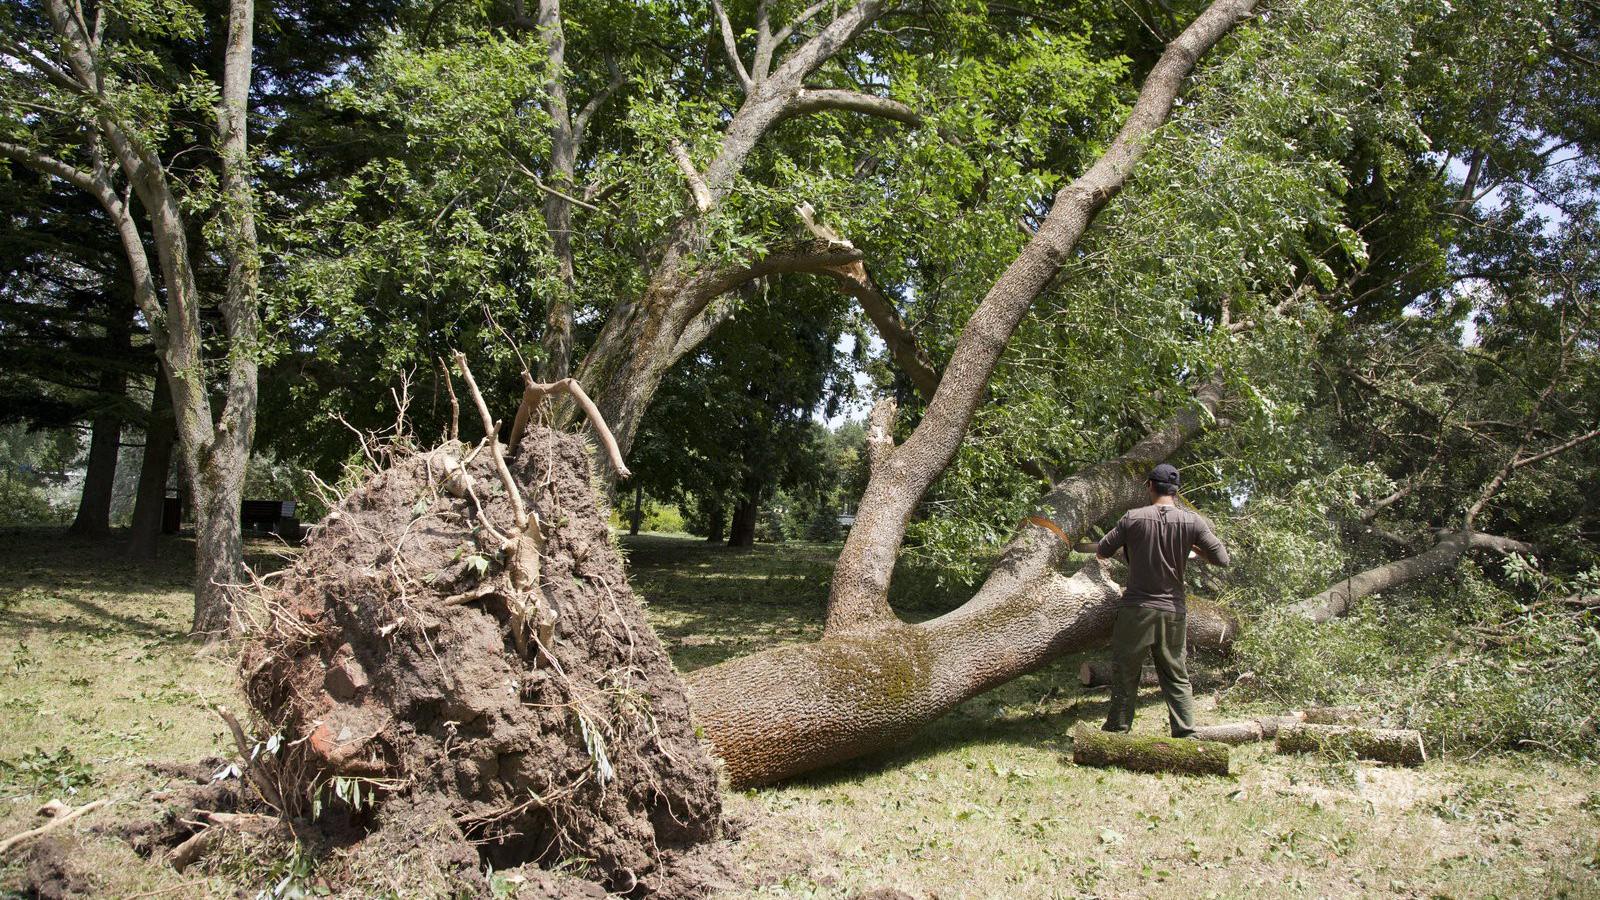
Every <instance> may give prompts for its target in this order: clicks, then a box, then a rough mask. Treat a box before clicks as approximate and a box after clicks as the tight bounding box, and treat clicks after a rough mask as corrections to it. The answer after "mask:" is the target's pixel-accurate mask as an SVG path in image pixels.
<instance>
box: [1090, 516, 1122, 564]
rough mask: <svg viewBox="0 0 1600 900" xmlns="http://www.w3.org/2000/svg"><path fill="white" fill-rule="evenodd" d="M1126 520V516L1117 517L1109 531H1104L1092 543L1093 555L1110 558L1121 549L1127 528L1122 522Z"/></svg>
mask: <svg viewBox="0 0 1600 900" xmlns="http://www.w3.org/2000/svg"><path fill="white" fill-rule="evenodd" d="M1126 521H1127V517H1126V516H1124V517H1123V518H1121V519H1118V520H1117V524H1116V525H1115V526H1114V527H1113V528H1112V529H1111V530H1110V531H1108V532H1106V536H1105V537H1103V538H1101V539H1100V540H1099V541H1098V542H1096V543H1095V544H1093V545H1092V546H1093V550H1094V555H1095V556H1098V557H1100V558H1101V559H1110V558H1111V557H1113V556H1116V555H1117V551H1118V550H1121V549H1122V544H1123V542H1124V541H1126V540H1127V537H1128V532H1127V529H1126V528H1124V527H1123V523H1124V522H1126ZM1085 552H1088V551H1085Z"/></svg>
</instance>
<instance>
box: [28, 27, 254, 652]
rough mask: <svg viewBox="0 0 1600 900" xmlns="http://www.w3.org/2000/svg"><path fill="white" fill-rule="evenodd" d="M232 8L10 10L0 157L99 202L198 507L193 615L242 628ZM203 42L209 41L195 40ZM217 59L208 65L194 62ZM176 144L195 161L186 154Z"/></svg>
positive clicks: (213, 626)
mask: <svg viewBox="0 0 1600 900" xmlns="http://www.w3.org/2000/svg"><path fill="white" fill-rule="evenodd" d="M227 9H228V15H227V21H226V24H225V25H223V26H222V27H221V28H220V29H219V28H215V27H214V26H209V27H208V24H207V23H206V21H205V19H204V15H203V13H202V12H201V11H200V10H198V9H196V8H193V7H188V6H171V7H162V8H161V9H160V10H152V9H148V8H146V7H143V6H134V7H132V8H123V7H121V6H114V5H110V4H105V3H101V4H83V3H79V2H77V0H46V2H45V4H44V9H43V10H33V9H24V8H19V7H16V6H8V7H7V8H6V12H5V13H4V14H3V15H4V17H5V18H4V22H3V25H4V27H3V31H4V34H5V36H4V37H3V38H0V54H3V60H4V68H3V74H0V78H3V80H0V96H3V101H0V105H3V107H4V112H3V113H0V114H3V116H4V119H3V120H0V156H3V157H5V158H7V159H10V160H12V161H13V162H15V163H18V164H20V165H22V166H24V167H26V168H28V169H31V170H33V171H35V172H38V173H40V174H41V175H44V176H46V177H49V178H53V179H57V180H60V181H62V182H65V183H67V184H69V185H72V186H73V187H76V188H78V189H79V190H81V191H83V192H85V193H87V194H88V195H89V196H90V197H92V198H93V199H94V200H95V202H96V203H98V204H99V206H100V208H101V210H102V211H103V213H104V214H105V216H106V217H107V219H109V221H110V224H111V226H112V227H113V228H115V230H116V234H117V238H118V240H119V242H120V244H121V248H122V252H123V254H124V255H125V257H126V259H127V265H128V270H129V272H130V274H131V277H132V282H133V296H134V301H135V303H136V304H137V306H138V308H139V311H140V314H141V315H142V316H143V318H144V320H145V325H146V327H148V329H149V331H150V336H151V340H152V342H153V343H154V345H155V348H156V352H157V354H158V355H159V357H160V359H161V363H162V369H163V372H164V373H165V375H166V379H167V386H168V388H169V390H170V391H171V395H172V399H173V406H174V410H175V414H176V422H177V434H178V446H179V458H180V460H181V463H182V468H183V472H184V477H185V481H186V483H187V485H188V487H189V490H190V492H191V495H192V497H193V500H194V508H195V511H196V517H197V529H196V566H195V610H194V623H193V626H192V628H193V631H194V633H196V634H202V635H220V634H224V633H227V632H229V631H231V630H232V629H233V627H234V624H235V620H234V614H233V608H232V602H231V592H232V589H233V588H234V587H235V586H236V585H238V584H240V583H241V582H242V581H243V578H244V555H243V548H242V545H241V541H240V535H239V504H240V500H241V493H242V490H243V484H244V474H245V465H246V462H247V461H248V458H249V453H250V445H251V441H252V438H253V435H254V433H255V414H256V390H257V359H258V354H259V353H260V347H259V346H258V345H259V341H260V326H261V317H260V313H259V310H258V308H257V289H258V284H259V278H260V259H259V253H258V249H257V244H256V226H255V198H254V190H253V187H252V173H251V165H250V155H249V149H248V140H247V129H248V122H247V116H248V107H249V98H250V82H251V73H252V59H251V55H252V48H253V40H254V17H255V4H254V3H253V2H252V0H232V2H231V3H230V4H229V6H228V7H227ZM208 38H210V39H211V40H212V41H214V44H212V45H211V46H209V47H206V48H205V49H197V48H195V47H194V46H193V43H194V42H199V43H201V44H202V45H204V44H206V42H207V39H208ZM174 48H183V49H182V50H175V49H174ZM183 51H187V52H183ZM212 53H214V54H215V56H214V57H212V56H211V54H212ZM191 54H192V55H191ZM212 58H214V59H215V60H216V61H215V62H214V63H211V64H210V65H209V66H207V68H209V69H211V70H214V71H213V73H212V74H209V75H208V74H202V71H204V70H202V69H199V68H197V67H196V66H195V65H193V63H196V62H198V61H201V60H208V61H209V60H210V59H212ZM201 116H205V117H206V118H201ZM207 118H209V121H207ZM197 151H198V153H197ZM180 154H183V155H185V156H186V157H187V158H186V159H185V162H184V164H183V165H182V166H174V165H173V163H172V160H174V159H176V158H177V157H178V156H179V155H180ZM190 158H195V159H200V158H203V159H206V160H207V163H205V164H199V163H198V162H190V161H189V159H190ZM151 246H153V247H154V249H155V253H156V261H155V264H154V265H152V262H151V260H150V258H149V252H148V251H149V247H151ZM208 248H210V249H211V250H212V252H215V253H216V254H218V255H219V256H220V257H221V259H222V260H223V267H224V268H225V270H226V271H225V273H224V274H223V275H222V276H221V281H222V285H223V286H222V288H221V290H220V292H219V293H220V296H219V297H217V298H216V299H215V302H214V303H208V302H207V296H206V294H205V293H204V292H203V291H202V281H201V273H202V272H203V271H205V270H207V269H208V268H210V265H209V260H208V258H207V249H208ZM158 273H159V274H158ZM213 309H214V311H215V313H216V315H217V317H218V318H219V319H220V321H218V322H215V323H214V327H213V326H212V324H211V323H207V322H206V319H207V314H208V313H209V312H210V311H211V310H213Z"/></svg>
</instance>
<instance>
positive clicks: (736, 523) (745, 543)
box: [728, 494, 761, 547]
mask: <svg viewBox="0 0 1600 900" xmlns="http://www.w3.org/2000/svg"><path fill="white" fill-rule="evenodd" d="M760 511H761V506H760V504H759V503H758V502H757V501H756V499H755V498H754V497H753V496H751V495H749V494H746V495H745V496H743V497H741V498H740V499H739V502H738V504H737V505H735V506H734V508H733V527H731V528H730V529H729V530H728V546H729V547H754V546H755V545H756V514H757V513H759V512H760Z"/></svg>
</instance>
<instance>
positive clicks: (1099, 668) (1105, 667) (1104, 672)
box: [1078, 659, 1161, 688]
mask: <svg viewBox="0 0 1600 900" xmlns="http://www.w3.org/2000/svg"><path fill="white" fill-rule="evenodd" d="M1112 668H1113V666H1112V665H1111V662H1110V661H1109V660H1104V659H1092V660H1089V661H1088V662H1085V663H1083V664H1082V665H1080V666H1078V684H1079V685H1081V686H1083V687H1086V688H1103V687H1110V686H1111V670H1112ZM1160 683H1161V680H1160V678H1159V677H1158V676H1157V675H1156V667H1155V666H1144V667H1142V668H1141V669H1139V686H1140V687H1154V686H1155V685H1157V684H1160Z"/></svg>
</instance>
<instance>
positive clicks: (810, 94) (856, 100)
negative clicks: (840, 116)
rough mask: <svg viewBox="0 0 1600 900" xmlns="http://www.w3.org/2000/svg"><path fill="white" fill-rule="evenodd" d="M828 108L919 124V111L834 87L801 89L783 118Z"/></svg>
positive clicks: (894, 102)
mask: <svg viewBox="0 0 1600 900" xmlns="http://www.w3.org/2000/svg"><path fill="white" fill-rule="evenodd" d="M828 110H839V111H841V112H853V113H861V114H862V115H868V116H877V117H878V118H880V119H892V120H893V121H896V122H904V123H905V124H907V125H911V126H913V127H915V126H918V125H921V124H922V114H921V113H919V112H917V111H916V110H914V109H912V108H911V107H909V106H907V105H905V104H904V103H901V102H900V101H898V100H890V99H888V98H887V97H874V96H872V95H871V94H863V93H859V92H857V91H844V90H837V89H834V88H801V89H800V90H799V91H798V92H796V93H795V96H794V99H793V100H790V101H789V103H788V105H787V106H785V107H784V117H785V118H788V117H791V116H804V115H810V114H811V113H817V112H824V111H828Z"/></svg>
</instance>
